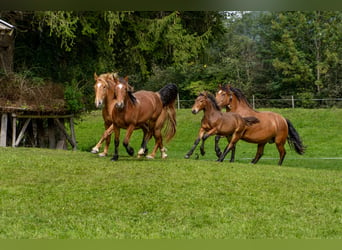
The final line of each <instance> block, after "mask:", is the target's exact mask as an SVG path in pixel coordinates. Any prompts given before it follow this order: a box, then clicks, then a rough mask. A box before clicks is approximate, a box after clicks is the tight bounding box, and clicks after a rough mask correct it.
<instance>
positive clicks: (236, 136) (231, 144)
mask: <svg viewBox="0 0 342 250" xmlns="http://www.w3.org/2000/svg"><path fill="white" fill-rule="evenodd" d="M229 138H230V137H229V136H227V140H228V145H227V147H226V148H225V150H224V151H223V153H222V154H221V156H220V157H219V158H218V159H217V161H219V162H222V161H223V160H224V158H225V157H226V155H227V154H228V153H229V152H230V151H232V156H231V158H230V162H233V161H234V158H235V144H236V143H237V142H238V141H239V140H240V138H241V133H239V132H234V134H233V135H232V136H231V139H229Z"/></svg>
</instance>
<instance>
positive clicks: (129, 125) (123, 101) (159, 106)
mask: <svg viewBox="0 0 342 250" xmlns="http://www.w3.org/2000/svg"><path fill="white" fill-rule="evenodd" d="M114 81H115V82H116V84H115V89H114V98H115V105H114V108H113V110H112V121H113V131H114V134H115V138H114V155H113V158H112V161H116V160H118V157H119V155H118V147H119V143H120V141H119V140H120V128H124V129H126V135H125V138H124V141H123V145H124V147H125V148H126V150H127V151H128V152H131V153H132V154H133V152H134V150H133V148H131V147H130V146H129V140H130V137H131V135H132V132H133V130H134V129H136V128H139V127H142V126H145V124H147V125H148V132H147V134H146V135H145V136H144V142H143V144H144V146H143V147H142V148H144V147H145V146H146V145H147V142H148V140H149V139H150V138H151V137H152V136H154V138H155V146H154V148H153V150H152V153H151V154H149V155H147V158H151V159H153V158H155V155H156V151H157V150H158V148H159V149H160V152H161V156H162V158H163V159H164V158H166V157H167V154H166V149H165V148H164V146H163V135H164V136H165V137H166V140H167V141H169V140H171V139H172V138H173V136H174V135H175V133H176V111H175V107H174V104H175V100H176V98H177V94H178V88H177V86H176V85H175V84H168V85H166V86H164V87H163V88H162V89H161V90H159V91H158V92H153V91H146V90H140V91H137V92H134V93H133V91H132V90H130V88H129V84H128V79H127V78H125V79H123V78H118V79H114ZM163 128H165V129H164V131H163V132H164V134H162V129H163ZM141 150H142V149H140V150H139V152H138V154H141V153H142V152H141Z"/></svg>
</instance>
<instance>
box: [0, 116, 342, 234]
mask: <svg viewBox="0 0 342 250" xmlns="http://www.w3.org/2000/svg"><path fill="white" fill-rule="evenodd" d="M273 111H275V112H278V113H281V114H283V115H284V116H285V117H287V118H289V119H290V120H291V122H292V123H293V125H294V126H295V128H296V129H297V131H298V132H299V134H300V136H301V137H302V139H303V141H304V144H305V145H307V152H306V153H305V154H304V155H303V156H299V155H297V154H296V153H295V152H294V151H292V150H290V149H289V147H288V145H287V146H286V149H287V155H286V157H285V160H284V163H283V166H281V167H279V166H277V165H276V164H277V162H278V152H277V150H276V147H275V145H274V144H270V145H267V146H266V147H265V155H264V156H263V158H262V159H261V160H260V161H259V163H258V164H256V165H252V164H250V163H249V162H250V161H251V159H252V158H253V157H254V155H255V152H256V145H254V144H248V143H246V142H243V141H240V142H238V144H237V152H236V162H235V163H229V161H228V159H229V157H230V155H228V156H227V159H226V160H225V161H224V162H223V163H218V162H216V156H215V153H214V150H213V149H214V144H213V141H214V138H209V139H208V140H207V143H206V155H205V156H201V155H200V153H199V149H197V150H196V151H195V153H194V155H193V156H192V157H191V159H188V160H187V159H184V155H185V154H186V152H187V151H188V150H189V149H190V147H191V146H192V144H193V142H194V140H195V139H196V136H197V132H198V129H199V124H200V120H201V118H202V113H199V114H197V115H193V114H191V111H190V110H189V109H186V110H179V111H177V121H178V126H177V129H178V130H177V134H176V136H175V138H174V139H173V140H172V141H171V142H170V143H168V144H167V145H166V147H167V148H168V152H167V153H168V155H169V157H168V159H166V160H162V159H160V153H158V157H157V158H156V159H155V160H147V159H137V158H136V157H129V156H127V153H126V152H125V150H124V148H123V146H122V144H121V145H120V158H119V161H118V162H111V161H110V157H111V155H110V156H108V157H104V158H100V157H98V156H97V155H93V154H91V153H89V151H90V149H91V148H92V147H93V146H94V145H95V143H96V142H97V140H98V139H99V138H100V135H101V134H102V132H103V122H102V118H101V113H100V112H99V111H96V112H92V113H90V114H87V115H85V116H83V117H82V118H81V119H78V120H77V124H76V126H75V127H76V136H77V141H78V150H77V151H76V152H73V151H71V150H68V151H62V150H48V149H35V148H15V149H13V148H0V238H2V239H297V238H298V239H313V238H314V239H341V238H342V227H341V225H342V135H341V133H340V128H341V121H342V110H340V109H317V110H306V109H277V110H273ZM124 133H125V131H124V130H123V131H122V135H121V136H122V137H123V135H124ZM141 137H142V134H141V132H140V131H135V132H134V134H133V137H132V141H131V143H132V145H133V147H134V148H135V149H136V151H137V150H138V149H139V145H140V143H141ZM225 143H226V142H225V140H223V139H222V140H221V142H220V144H221V147H224V146H225ZM111 144H113V143H111ZM152 147H153V141H151V142H150V143H149V149H150V150H151V149H152ZM112 152H113V147H112V145H111V147H110V154H112Z"/></svg>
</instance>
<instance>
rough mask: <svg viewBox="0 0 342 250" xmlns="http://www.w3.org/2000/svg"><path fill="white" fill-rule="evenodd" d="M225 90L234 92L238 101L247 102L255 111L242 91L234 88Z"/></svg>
mask: <svg viewBox="0 0 342 250" xmlns="http://www.w3.org/2000/svg"><path fill="white" fill-rule="evenodd" d="M225 90H230V91H232V92H233V93H234V95H235V96H236V98H237V99H238V101H240V102H241V101H243V102H245V103H246V104H247V105H248V106H249V107H250V108H252V109H253V107H252V105H251V104H250V103H249V101H248V100H247V98H246V96H245V95H244V94H243V93H242V91H241V90H240V89H238V88H234V87H225Z"/></svg>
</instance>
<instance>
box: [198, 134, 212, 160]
mask: <svg viewBox="0 0 342 250" xmlns="http://www.w3.org/2000/svg"><path fill="white" fill-rule="evenodd" d="M209 136H211V134H210V131H209V132H208V133H207V134H205V135H203V137H202V144H201V147H200V152H201V155H202V156H203V155H205V150H204V143H205V141H206V140H207V139H208V137H209Z"/></svg>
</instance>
